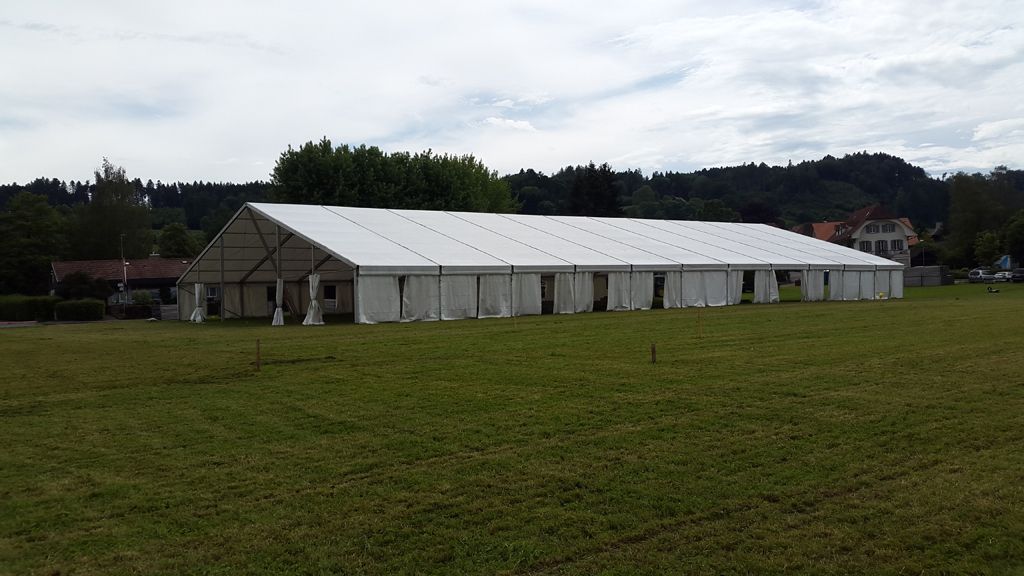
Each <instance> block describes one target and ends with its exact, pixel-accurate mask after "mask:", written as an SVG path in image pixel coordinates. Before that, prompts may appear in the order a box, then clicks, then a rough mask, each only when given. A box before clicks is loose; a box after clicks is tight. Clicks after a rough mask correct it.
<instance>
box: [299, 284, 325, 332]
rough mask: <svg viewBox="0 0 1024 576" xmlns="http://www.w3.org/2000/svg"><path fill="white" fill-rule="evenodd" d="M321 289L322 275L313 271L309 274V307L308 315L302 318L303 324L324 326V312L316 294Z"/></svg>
mask: <svg viewBox="0 0 1024 576" xmlns="http://www.w3.org/2000/svg"><path fill="white" fill-rule="evenodd" d="M319 291H320V275H319V274H317V273H315V272H314V273H312V274H310V275H309V309H308V310H306V317H305V318H304V319H303V320H302V325H303V326H323V324H324V313H323V310H322V309H321V308H320V303H319V302H317V300H316V296H317V293H318V292H319Z"/></svg>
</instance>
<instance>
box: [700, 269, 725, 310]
mask: <svg viewBox="0 0 1024 576" xmlns="http://www.w3.org/2000/svg"><path fill="white" fill-rule="evenodd" d="M700 274H701V277H702V278H703V279H704V303H705V304H707V305H708V306H725V305H727V304H728V303H729V273H728V272H726V271H725V270H721V271H719V270H708V271H706V272H701V273H700Z"/></svg>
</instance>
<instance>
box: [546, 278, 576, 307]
mask: <svg viewBox="0 0 1024 576" xmlns="http://www.w3.org/2000/svg"><path fill="white" fill-rule="evenodd" d="M573 284H574V282H573V274H572V273H569V272H559V273H557V274H555V302H554V308H552V311H553V312H554V313H555V314H575V313H576V303H575V298H576V291H575V288H574V286H573Z"/></svg>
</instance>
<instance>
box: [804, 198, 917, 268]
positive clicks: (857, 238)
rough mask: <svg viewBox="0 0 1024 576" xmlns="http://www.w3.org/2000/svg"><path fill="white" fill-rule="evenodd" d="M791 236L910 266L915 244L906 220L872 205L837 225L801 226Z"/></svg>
mask: <svg viewBox="0 0 1024 576" xmlns="http://www.w3.org/2000/svg"><path fill="white" fill-rule="evenodd" d="M793 231H794V232H799V233H801V234H806V235H808V236H813V237H815V238H817V239H819V240H826V241H828V242H835V243H836V244H842V245H843V246H850V247H853V248H856V249H857V250H859V251H861V252H865V253H868V254H874V255H875V256H880V257H882V258H888V259H890V260H894V261H896V262H899V263H901V264H903V265H904V266H907V267H909V266H910V247H911V246H914V245H915V244H917V242H918V238H917V233H916V232H914V227H913V226H912V225H911V223H910V220H909V219H907V218H898V217H896V216H895V215H894V214H892V213H891V212H890V211H889V210H888V209H886V208H885V207H883V206H881V205H880V204H872V205H871V206H867V207H865V208H861V209H860V210H857V211H856V212H854V213H852V214H850V217H849V218H847V219H846V220H843V221H838V222H811V223H808V224H801V225H799V226H797V227H796V228H794V229H793Z"/></svg>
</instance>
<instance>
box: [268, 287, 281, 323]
mask: <svg viewBox="0 0 1024 576" xmlns="http://www.w3.org/2000/svg"><path fill="white" fill-rule="evenodd" d="M282 306H284V280H283V279H281V278H278V279H277V290H276V291H275V292H274V320H273V321H272V322H271V323H270V325H271V326H284V308H282Z"/></svg>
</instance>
